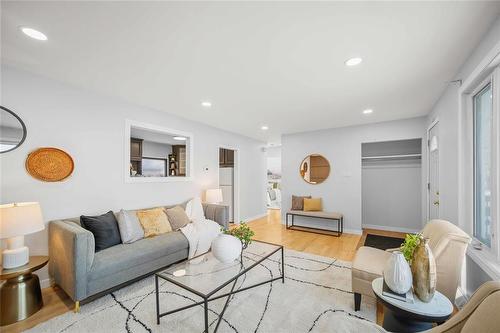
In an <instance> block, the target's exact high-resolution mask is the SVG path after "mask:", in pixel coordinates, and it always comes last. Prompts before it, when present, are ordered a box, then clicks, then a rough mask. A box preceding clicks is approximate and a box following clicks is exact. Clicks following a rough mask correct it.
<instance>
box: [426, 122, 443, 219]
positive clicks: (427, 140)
mask: <svg viewBox="0 0 500 333" xmlns="http://www.w3.org/2000/svg"><path fill="white" fill-rule="evenodd" d="M438 124H439V117H436V119H434V120H433V121H432V123H431V124H430V125H429V127H427V132H426V134H427V138H426V141H425V153H426V157H427V161H426V164H427V165H426V169H427V179H426V182H425V193H426V195H425V198H426V200H425V207H426V208H427V209H426V211H427V221H429V220H430V219H431V205H429V201H430V200H429V199H430V196H429V192H430V189H429V183H430V173H431V152H430V147H429V140H430V139H431V138H430V135H429V134H430V132H431V130H432V129H433V128H434V126H436V125H438ZM438 135H439V134H438ZM438 153H439V156H441V142H440V140H438ZM438 163H439V160H438ZM439 178H440V177H439V165H438V179H439ZM438 212H439V210H438Z"/></svg>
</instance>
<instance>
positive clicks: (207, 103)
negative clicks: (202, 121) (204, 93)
mask: <svg viewBox="0 0 500 333" xmlns="http://www.w3.org/2000/svg"><path fill="white" fill-rule="evenodd" d="M201 106H203V107H204V108H210V107H212V103H211V102H209V101H203V102H201Z"/></svg>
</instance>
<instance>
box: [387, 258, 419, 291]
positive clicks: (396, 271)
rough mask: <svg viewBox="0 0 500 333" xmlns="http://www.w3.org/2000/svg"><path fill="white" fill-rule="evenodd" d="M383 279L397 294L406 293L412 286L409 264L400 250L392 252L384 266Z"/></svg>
mask: <svg viewBox="0 0 500 333" xmlns="http://www.w3.org/2000/svg"><path fill="white" fill-rule="evenodd" d="M384 281H385V283H386V284H387V286H389V288H390V289H391V290H392V291H394V292H395V293H397V294H406V293H407V292H408V291H409V290H410V289H411V286H412V282H413V280H412V272H411V269H410V265H408V262H407V261H406V260H405V257H404V256H403V253H401V252H400V251H394V252H392V255H391V256H390V258H389V260H387V262H386V263H385V267H384Z"/></svg>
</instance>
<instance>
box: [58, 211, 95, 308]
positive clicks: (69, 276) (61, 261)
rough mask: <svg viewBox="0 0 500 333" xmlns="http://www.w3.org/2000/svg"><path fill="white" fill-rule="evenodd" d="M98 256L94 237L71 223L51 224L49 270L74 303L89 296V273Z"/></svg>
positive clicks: (59, 222)
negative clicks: (95, 256)
mask: <svg viewBox="0 0 500 333" xmlns="http://www.w3.org/2000/svg"><path fill="white" fill-rule="evenodd" d="M94 254H95V240H94V235H93V234H92V233H91V232H90V231H88V230H86V229H84V228H82V227H81V226H80V225H78V224H76V223H74V222H69V221H61V220H59V221H52V222H50V223H49V255H50V262H49V270H50V274H51V275H52V277H53V279H54V281H55V283H56V284H57V285H59V286H60V287H61V288H62V289H63V290H64V291H65V292H66V293H67V294H68V295H69V296H70V297H71V298H72V299H73V300H74V301H80V300H82V299H85V298H86V297H87V274H88V272H89V271H90V269H91V267H92V263H93V261H94Z"/></svg>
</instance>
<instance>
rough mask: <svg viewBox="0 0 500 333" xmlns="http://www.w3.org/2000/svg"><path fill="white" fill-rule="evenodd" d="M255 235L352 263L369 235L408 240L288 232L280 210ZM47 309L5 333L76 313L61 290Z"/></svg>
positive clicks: (50, 293)
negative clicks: (71, 312) (72, 312)
mask: <svg viewBox="0 0 500 333" xmlns="http://www.w3.org/2000/svg"><path fill="white" fill-rule="evenodd" d="M248 225H249V226H250V228H251V229H252V230H253V231H254V232H255V236H254V239H256V240H263V241H266V242H271V243H277V244H282V245H284V246H285V247H286V248H287V249H292V250H296V251H302V252H307V253H312V254H317V255H321V256H325V257H332V258H337V259H340V260H345V261H352V260H353V258H354V255H355V254H356V250H357V249H358V248H359V247H360V246H362V245H363V243H364V241H365V238H366V234H367V233H373V234H377V235H383V236H392V237H404V234H402V233H398V232H390V231H380V230H364V231H363V235H353V234H343V235H342V236H341V237H334V236H329V235H321V234H316V233H310V232H303V231H297V230H287V229H286V228H285V226H284V225H283V224H281V216H280V211H279V210H269V211H268V215H267V216H266V217H263V218H261V219H257V220H254V221H251V222H249V223H248ZM42 294H43V300H44V307H43V308H42V309H41V310H40V311H39V312H37V313H36V314H34V315H33V316H31V317H30V318H28V319H26V320H23V321H21V322H18V323H15V324H12V325H8V326H3V327H1V328H0V332H2V333H11V332H21V331H23V330H26V329H29V328H31V327H33V326H35V325H37V324H39V323H42V322H44V321H47V320H49V319H51V318H53V317H56V316H58V315H61V314H63V313H65V312H67V311H72V310H73V302H72V301H71V299H70V298H69V297H68V296H67V295H66V294H65V293H64V292H63V291H62V290H61V289H59V288H57V287H51V288H45V289H43V290H42ZM382 318H383V310H382V307H381V306H379V305H377V323H379V324H381V322H382Z"/></svg>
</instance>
